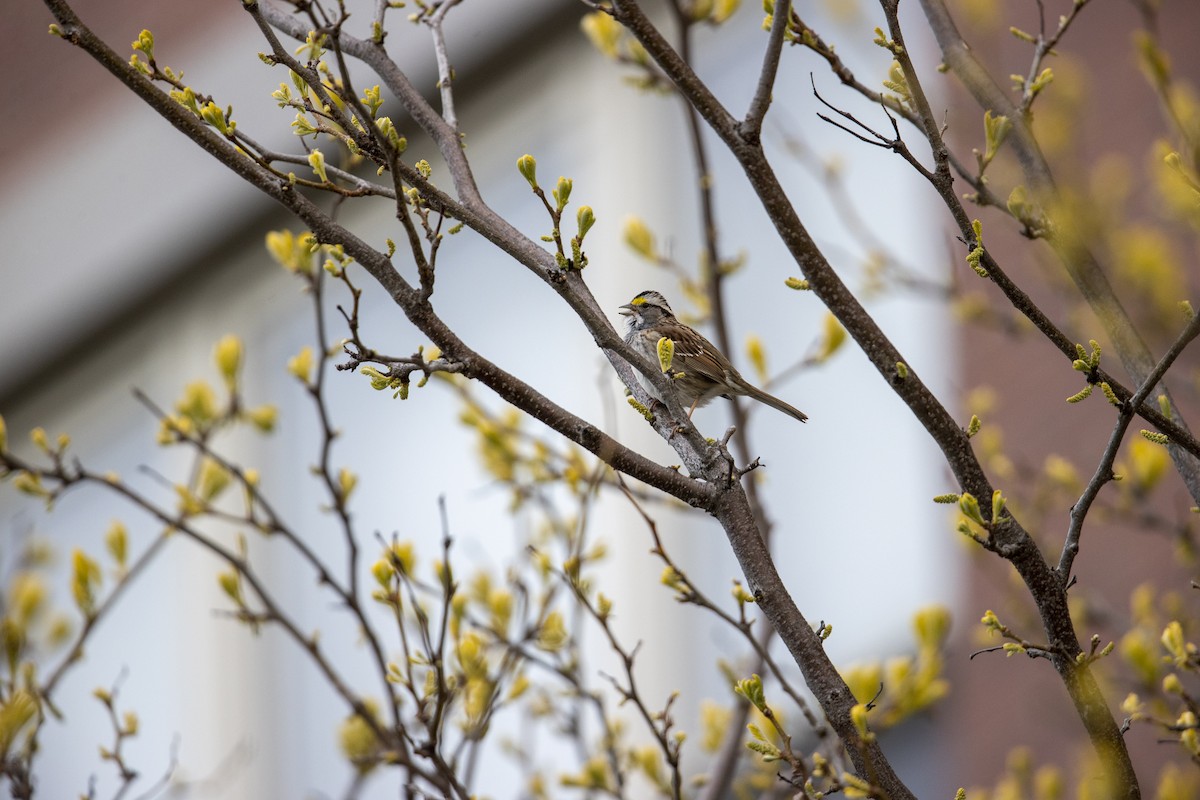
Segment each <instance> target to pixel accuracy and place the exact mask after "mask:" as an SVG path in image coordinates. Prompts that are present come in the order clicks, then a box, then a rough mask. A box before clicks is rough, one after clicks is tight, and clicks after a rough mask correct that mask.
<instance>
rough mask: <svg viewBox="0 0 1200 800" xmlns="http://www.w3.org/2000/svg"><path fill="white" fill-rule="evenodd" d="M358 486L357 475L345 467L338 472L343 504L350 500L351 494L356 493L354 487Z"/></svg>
mask: <svg viewBox="0 0 1200 800" xmlns="http://www.w3.org/2000/svg"><path fill="white" fill-rule="evenodd" d="M357 485H358V476H357V475H355V474H354V473H353V472H351V471H350V470H348V469H346V468H345V467H342V468H341V469H340V470H338V489H339V490H340V492H341V497H342V502H343V503H344V502H346V501H347V500H349V499H350V493H351V492H353V491H354V487H355V486H357Z"/></svg>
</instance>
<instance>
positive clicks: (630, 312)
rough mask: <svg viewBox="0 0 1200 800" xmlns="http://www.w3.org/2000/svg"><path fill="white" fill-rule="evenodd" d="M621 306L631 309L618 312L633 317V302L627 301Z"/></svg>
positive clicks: (623, 315)
mask: <svg viewBox="0 0 1200 800" xmlns="http://www.w3.org/2000/svg"><path fill="white" fill-rule="evenodd" d="M621 308H627V309H629V310H628V311H618V312H617V313H618V314H620V315H621V316H622V317H632V316H633V304H632V303H626V304H625V305H623V306H621Z"/></svg>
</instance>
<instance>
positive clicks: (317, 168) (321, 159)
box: [308, 149, 329, 183]
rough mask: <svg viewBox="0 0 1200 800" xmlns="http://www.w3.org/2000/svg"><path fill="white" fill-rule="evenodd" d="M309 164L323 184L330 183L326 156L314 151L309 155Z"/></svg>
mask: <svg viewBox="0 0 1200 800" xmlns="http://www.w3.org/2000/svg"><path fill="white" fill-rule="evenodd" d="M308 164H309V166H310V167H312V171H313V172H315V173H316V175H317V177H318V178H320V179H321V182H322V183H329V176H328V175H327V174H326V173H325V155H324V154H323V153H322V152H321V151H320V150H315V149H314V150H313V151H312V152H311V153H309V154H308Z"/></svg>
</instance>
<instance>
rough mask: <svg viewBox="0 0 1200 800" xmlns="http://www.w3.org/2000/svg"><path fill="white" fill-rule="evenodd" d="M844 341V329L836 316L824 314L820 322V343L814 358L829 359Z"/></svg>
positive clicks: (819, 359) (818, 359)
mask: <svg viewBox="0 0 1200 800" xmlns="http://www.w3.org/2000/svg"><path fill="white" fill-rule="evenodd" d="M845 342H846V329H845V328H843V327H842V324H841V323H840V322H838V321H837V317H835V316H834V315H833V314H826V315H825V319H824V322H823V324H822V332H821V343H820V346H819V347H818V349H817V355H816V360H817V361H825V360H827V359H829V358H830V357H831V356H832V355H833V354H834V353H836V352H837V351H838V348H840V347H841V346H842V345H843V344H845Z"/></svg>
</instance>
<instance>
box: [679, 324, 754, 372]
mask: <svg viewBox="0 0 1200 800" xmlns="http://www.w3.org/2000/svg"><path fill="white" fill-rule="evenodd" d="M663 335H665V336H666V337H667V338H668V339H670V340H671V341H672V342H674V343H675V357H674V359H673V363H674V364H675V368H676V369H678V370H682V371H683V372H685V373H687V374H689V375H693V376H696V377H704V378H706V379H708V380H710V381H712V382H713V383H719V384H727V383H728V382H729V376H730V374H731V373H732V374H733V375H736V374H737V370H735V369H734V368H733V366H732V365H730V363H729V361H728V360H727V359H726V358H725V357H724V356H722V355H721V353H720V351H719V350H717V348H716V346H714V345H713V343H712V342H710V341H708V340H707V339H705V338H704V337H703V336H701V335H700V334H699V333H697V332H696V331H694V330H692V329H691V328H685V327H683V326H679V327H677V328H668V329H667V330H664V331H663Z"/></svg>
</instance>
